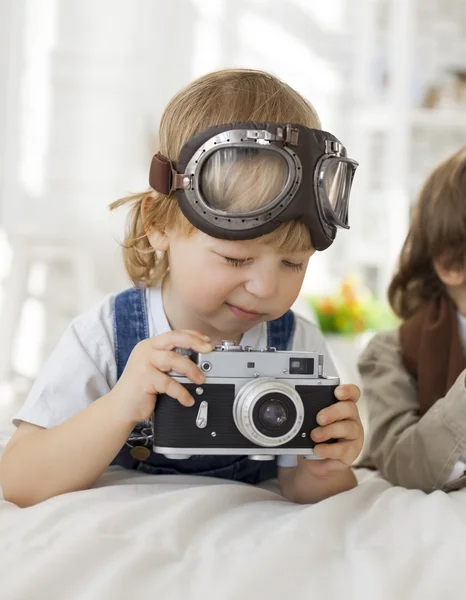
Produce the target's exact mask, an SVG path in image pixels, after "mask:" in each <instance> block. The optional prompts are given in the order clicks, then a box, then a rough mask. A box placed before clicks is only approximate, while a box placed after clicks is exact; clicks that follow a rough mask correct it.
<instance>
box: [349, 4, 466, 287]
mask: <svg viewBox="0 0 466 600" xmlns="http://www.w3.org/2000/svg"><path fill="white" fill-rule="evenodd" d="M351 10H352V11H353V13H354V18H353V23H354V27H355V30H354V32H353V40H354V49H353V50H354V73H353V78H352V84H351V88H352V96H353V101H354V108H353V119H352V135H351V140H350V144H348V146H349V147H351V156H352V157H354V158H356V159H357V160H358V161H359V163H360V166H359V168H358V171H357V174H356V177H355V180H354V187H353V194H352V198H353V200H354V201H353V204H352V210H351V226H352V231H351V233H350V236H348V253H347V255H346V261H347V262H348V263H350V264H353V265H354V268H357V269H359V270H361V271H363V272H364V273H365V276H366V280H367V282H368V283H369V284H370V285H371V288H372V289H373V291H374V292H376V293H377V294H378V296H379V297H385V295H386V288H387V285H388V282H389V280H390V277H391V273H392V271H393V268H394V266H395V264H396V260H397V257H398V254H399V251H400V250H401V246H402V243H403V241H404V238H405V235H406V232H407V228H408V222H409V212H410V206H411V203H412V201H413V199H414V198H415V197H416V196H417V193H418V191H419V186H420V184H421V183H422V181H423V180H424V178H425V177H426V176H427V173H428V172H429V171H430V169H431V168H432V167H433V166H434V165H435V164H436V163H437V162H438V161H439V160H441V159H443V158H444V157H446V156H447V155H448V154H449V153H451V152H453V151H454V150H456V149H457V148H458V147H459V146H460V145H464V144H465V143H466V110H465V108H464V107H457V108H454V107H449V108H447V107H441V108H440V107H439V108H432V109H429V108H422V107H421V96H422V95H423V94H424V93H425V89H426V88H427V87H428V86H429V85H430V84H432V83H434V82H435V81H438V80H439V79H440V78H441V77H442V74H443V73H445V71H446V70H447V69H449V68H452V67H455V66H461V65H462V66H463V67H464V66H465V56H466V38H465V37H464V27H465V26H466V4H465V2H464V0H451V1H450V2H449V3H448V8H446V7H445V5H444V3H443V2H435V1H433V0H423V1H422V2H420V1H419V0H356V1H355V2H352V3H351ZM350 238H351V243H350ZM355 240H357V241H355Z"/></svg>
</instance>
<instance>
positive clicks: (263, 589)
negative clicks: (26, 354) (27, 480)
mask: <svg viewBox="0 0 466 600" xmlns="http://www.w3.org/2000/svg"><path fill="white" fill-rule="evenodd" d="M357 473H358V477H359V478H360V480H361V483H360V485H359V486H358V488H356V489H354V490H351V491H350V492H347V493H345V494H340V495H338V496H336V497H334V498H331V499H328V500H326V501H324V502H321V503H319V504H316V505H313V506H299V505H294V504H292V503H289V502H287V501H286V500H284V499H283V498H282V497H281V496H280V495H279V493H278V490H277V488H276V486H275V485H274V483H273V482H272V483H271V484H269V485H267V486H265V488H255V487H250V486H246V485H242V484H235V483H230V482H224V481H218V480H211V479H208V478H201V477H181V476H180V477H173V476H167V477H151V476H147V475H140V474H137V473H133V472H127V471H124V470H122V469H119V468H111V469H109V470H108V471H107V472H106V473H105V474H104V476H103V477H102V478H101V480H100V481H99V482H98V484H97V485H96V486H95V487H94V488H93V489H91V490H87V491H83V492H76V493H72V494H65V495H63V496H60V497H57V498H53V499H51V500H49V501H47V502H43V503H42V504H39V505H37V506H34V507H31V508H27V509H20V508H17V507H16V506H14V505H12V504H10V503H7V502H5V501H3V500H0V599H1V600H19V599H21V600H29V599H31V600H38V599H40V600H41V599H44V600H45V599H46V600H54V599H57V600H58V599H59V600H68V599H79V600H81V599H85V600H94V599H95V600H106V599H109V600H110V599H112V600H119V599H120V598H121V599H130V598H131V599H138V600H145V599H146V598H147V599H151V600H152V599H157V600H171V599H176V600H188V599H203V600H210V599H222V600H230V599H231V600H233V599H235V600H236V599H238V600H239V599H242V600H248V599H251V600H252V599H254V600H261V599H267V600H274V599H281V600H284V599H285V598H286V599H289V600H299V599H301V598H302V599H304V598H306V599H310V598H319V599H323V600H326V599H333V598H335V599H337V598H338V599H341V598H345V600H347V599H351V598H354V599H357V600H361V599H362V600H365V599H368V600H379V599H390V600H395V599H396V600H399V599H401V600H404V599H411V598H413V599H415V598H419V599H422V600H430V599H435V600H439V599H440V598H453V597H460V598H461V597H465V595H466V592H465V581H464V576H463V572H464V566H463V563H464V556H465V546H466V493H464V492H462V491H461V492H454V493H451V494H449V495H446V494H444V493H442V492H435V493H433V494H430V495H425V494H423V493H422V492H418V491H409V490H404V489H401V488H395V487H392V486H390V485H389V484H388V483H387V482H385V481H383V480H382V479H380V478H379V477H378V476H377V475H376V474H373V473H370V472H369V471H363V470H360V471H357Z"/></svg>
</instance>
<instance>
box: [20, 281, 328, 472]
mask: <svg viewBox="0 0 466 600" xmlns="http://www.w3.org/2000/svg"><path fill="white" fill-rule="evenodd" d="M145 293H146V301H147V307H148V313H149V314H148V317H149V334H150V336H151V337H155V336H157V335H161V334H162V333H165V332H167V331H170V325H169V323H168V320H167V317H166V315H165V310H164V308H163V300H162V289H161V287H160V286H157V287H154V288H150V289H148V290H146V292H145ZM241 344H243V345H249V346H252V347H253V348H260V347H264V346H266V345H267V325H266V323H259V324H258V325H256V326H255V327H253V328H252V329H250V330H249V331H248V332H246V333H245V334H244V335H243V337H242V339H241ZM291 349H292V350H296V351H299V350H301V351H312V352H319V353H320V354H324V355H325V361H324V368H325V371H326V374H327V375H336V369H335V366H334V365H333V362H332V360H331V358H330V356H329V354H328V351H327V348H326V344H325V340H324V338H323V335H322V333H321V332H320V330H319V329H318V328H317V326H316V325H314V324H313V323H310V322H309V321H307V320H306V319H304V318H303V317H301V316H299V315H296V326H295V331H294V335H293V340H292V345H291ZM116 382H117V366H116V361H115V349H114V339H113V295H110V296H107V298H105V299H104V300H103V302H102V303H101V304H100V305H99V306H97V307H96V308H94V309H93V310H90V311H89V312H87V313H84V314H83V315H81V316H79V317H77V318H76V319H75V320H74V321H73V322H72V323H71V324H70V325H69V326H68V328H67V329H66V331H65V333H64V334H63V336H62V338H61V340H60V341H59V343H58V345H57V346H56V348H55V350H54V351H53V352H52V354H51V356H50V358H49V359H48V360H47V362H46V363H45V365H44V368H43V370H42V372H41V373H40V374H39V376H38V377H37V379H36V381H35V383H34V385H33V386H32V388H31V391H30V392H29V395H28V397H27V399H26V402H25V403H24V404H23V406H22V407H21V408H20V410H19V411H18V413H17V414H16V415H15V416H14V418H13V423H14V424H15V425H18V424H19V422H20V421H26V422H28V423H32V424H33V425H39V426H40V427H45V428H51V427H56V426H57V425H60V424H61V423H63V422H64V421H67V420H68V419H70V418H71V417H72V416H73V415H75V414H76V413H78V412H79V411H81V410H83V409H84V408H86V407H87V406H89V405H90V404H91V402H93V401H94V400H97V399H98V398H100V397H101V396H104V395H105V394H107V393H108V392H109V391H110V390H111V389H112V388H113V387H114V385H115V384H116ZM278 462H279V465H280V466H295V465H296V464H297V463H296V457H294V456H291V457H290V456H281V457H280V460H279V461H278Z"/></svg>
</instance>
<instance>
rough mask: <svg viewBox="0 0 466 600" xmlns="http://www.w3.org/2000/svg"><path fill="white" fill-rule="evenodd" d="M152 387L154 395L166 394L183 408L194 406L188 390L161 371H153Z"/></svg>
mask: <svg viewBox="0 0 466 600" xmlns="http://www.w3.org/2000/svg"><path fill="white" fill-rule="evenodd" d="M153 385H154V388H155V392H156V393H158V394H167V395H168V396H171V397H172V398H175V400H178V402H179V403H180V404H183V406H193V404H194V398H193V397H192V396H191V394H190V393H189V392H188V390H187V389H186V388H185V387H183V386H182V385H181V383H179V382H178V381H176V380H175V379H173V378H172V377H170V376H169V375H166V374H165V373H162V372H161V371H154V378H153Z"/></svg>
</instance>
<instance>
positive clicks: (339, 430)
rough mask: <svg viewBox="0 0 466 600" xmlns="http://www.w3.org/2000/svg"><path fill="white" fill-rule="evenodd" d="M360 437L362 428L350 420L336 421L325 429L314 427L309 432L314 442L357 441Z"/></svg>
mask: <svg viewBox="0 0 466 600" xmlns="http://www.w3.org/2000/svg"><path fill="white" fill-rule="evenodd" d="M361 436H362V427H361V425H360V424H359V423H357V422H356V421H353V420H352V419H345V420H344V421H337V422H336V423H332V424H331V425H327V427H316V429H314V430H313V431H312V432H311V438H312V439H313V440H314V442H326V441H327V440H331V439H334V440H343V439H344V440H358V439H359V438H360V437H361Z"/></svg>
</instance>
